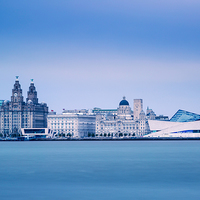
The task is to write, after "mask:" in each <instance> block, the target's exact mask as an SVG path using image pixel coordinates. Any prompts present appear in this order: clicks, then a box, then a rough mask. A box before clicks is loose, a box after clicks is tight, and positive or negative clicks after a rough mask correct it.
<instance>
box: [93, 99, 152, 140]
mask: <svg viewBox="0 0 200 200" xmlns="http://www.w3.org/2000/svg"><path fill="white" fill-rule="evenodd" d="M135 102H136V104H137V105H138V106H137V112H139V111H140V113H139V115H137V117H136V118H135V119H136V120H135V119H134V114H133V111H132V110H131V108H130V106H129V102H128V101H127V100H126V99H125V97H123V99H122V100H121V101H120V103H119V107H118V108H117V113H113V112H106V113H103V112H96V136H97V137H101V136H104V137H111V136H112V137H123V136H125V137H133V136H136V137H139V136H143V135H145V134H147V133H149V127H148V121H147V119H146V116H145V113H144V111H143V110H142V100H141V99H140V100H139V101H135ZM136 104H135V105H136ZM108 110H113V109H108Z"/></svg>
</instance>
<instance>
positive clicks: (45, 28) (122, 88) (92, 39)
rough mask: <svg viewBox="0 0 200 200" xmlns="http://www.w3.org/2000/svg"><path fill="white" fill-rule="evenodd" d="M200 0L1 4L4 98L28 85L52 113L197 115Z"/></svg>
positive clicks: (1, 92) (1, 93) (0, 89)
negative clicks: (140, 109) (123, 107)
mask: <svg viewBox="0 0 200 200" xmlns="http://www.w3.org/2000/svg"><path fill="white" fill-rule="evenodd" d="M199 10H200V1H197V0H176V1H174V0H173V1H172V0H140V1H138V0H137V1H136V0H115V1H114V0H67V1H66V0H56V1H55V0H29V1H27V0H18V1H16V0H9V1H8V0H0V71H1V79H0V85H1V87H0V99H3V100H10V97H11V92H12V88H13V84H14V82H15V76H19V81H20V84H21V87H22V89H23V95H24V99H25V98H26V96H27V91H28V87H29V85H30V79H34V84H35V86H36V89H37V92H38V98H39V102H46V103H47V105H48V106H49V110H54V111H56V112H57V113H61V112H62V110H63V109H82V108H83V109H92V108H94V107H99V108H117V107H118V105H119V102H120V101H121V100H122V97H123V96H125V97H126V99H127V100H128V101H129V104H130V106H131V108H132V109H133V99H143V103H144V111H146V108H147V106H149V108H151V109H153V110H154V112H155V113H156V114H157V115H168V116H169V117H172V116H173V114H174V113H175V112H176V111H177V110H178V109H184V110H187V111H191V112H195V113H198V114H200V106H199V100H200V87H199V86H200V56H199V55H200V25H199V22H200V12H199Z"/></svg>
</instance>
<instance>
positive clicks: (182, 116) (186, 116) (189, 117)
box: [170, 110, 200, 122]
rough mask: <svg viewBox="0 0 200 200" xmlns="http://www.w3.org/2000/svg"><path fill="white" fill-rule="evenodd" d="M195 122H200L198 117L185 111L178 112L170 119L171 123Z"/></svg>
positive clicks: (199, 116)
mask: <svg viewBox="0 0 200 200" xmlns="http://www.w3.org/2000/svg"><path fill="white" fill-rule="evenodd" d="M197 120H200V115H198V114H195V113H192V112H188V111H185V110H178V111H177V112H176V113H175V114H174V116H173V117H172V118H171V119H170V121H171V122H192V121H197Z"/></svg>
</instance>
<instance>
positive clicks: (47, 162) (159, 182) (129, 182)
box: [0, 141, 200, 200]
mask: <svg viewBox="0 0 200 200" xmlns="http://www.w3.org/2000/svg"><path fill="white" fill-rule="evenodd" d="M0 199H1V200H35V199H36V200H45V199H47V200H51V199H52V200H64V199H66V200H79V199H80V200H100V199H101V200H102V199H104V200H107V199H108V200H150V199H152V200H168V199H170V200H173V199H175V200H177V199H181V200H186V199H187V200H188V199H191V200H197V199H198V200H199V199H200V141H22V142H0Z"/></svg>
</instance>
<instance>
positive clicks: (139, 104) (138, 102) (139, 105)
mask: <svg viewBox="0 0 200 200" xmlns="http://www.w3.org/2000/svg"><path fill="white" fill-rule="evenodd" d="M133 102H134V103H133V112H134V120H137V119H139V116H140V113H141V112H142V110H143V101H142V99H134V100H133Z"/></svg>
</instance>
